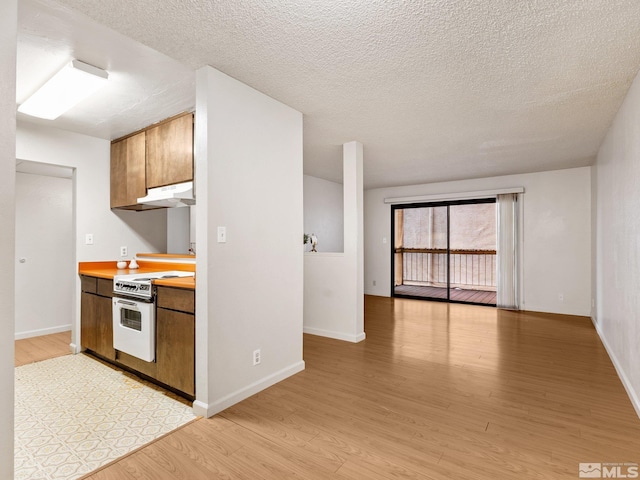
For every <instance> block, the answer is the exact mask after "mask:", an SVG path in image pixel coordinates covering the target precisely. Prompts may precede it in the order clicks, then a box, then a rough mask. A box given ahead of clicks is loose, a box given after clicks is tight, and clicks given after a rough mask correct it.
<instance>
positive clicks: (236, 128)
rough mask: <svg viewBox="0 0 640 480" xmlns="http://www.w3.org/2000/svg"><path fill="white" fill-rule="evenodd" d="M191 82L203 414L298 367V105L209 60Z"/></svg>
mask: <svg viewBox="0 0 640 480" xmlns="http://www.w3.org/2000/svg"><path fill="white" fill-rule="evenodd" d="M196 90H197V92H196V133H195V143H196V146H195V151H196V172H197V175H196V190H197V195H198V197H197V198H198V199H197V202H198V208H197V211H196V217H197V223H198V228H197V231H196V243H197V275H198V281H197V283H196V298H197V299H198V301H197V302H196V354H197V359H196V382H197V383H196V385H197V388H196V402H195V404H194V411H195V412H196V413H198V414H202V415H206V416H210V415H213V414H214V413H216V412H218V411H221V410H223V409H224V408H226V407H228V406H230V405H232V404H234V403H236V402H238V401H240V400H243V399H244V398H246V397H248V396H250V395H253V394H254V393H256V392H258V391H260V390H262V389H263V388H266V387H268V386H270V385H272V384H274V383H276V382H278V381H280V380H282V379H284V378H286V377H288V376H290V375H293V374H294V373H296V372H298V371H300V370H302V369H304V362H303V360H302V295H303V292H302V286H303V251H302V245H301V241H300V239H301V237H302V234H303V207H302V203H303V192H302V114H301V113H299V112H297V111H295V110H293V109H291V108H289V107H287V106H286V105H283V104H281V103H279V102H277V101H276V100H274V99H272V98H270V97H267V96H266V95H264V94H262V93H260V92H258V91H256V90H254V89H252V88H250V87H248V86H247V85H244V84H242V83H240V82H238V81H237V80H234V79H233V78H231V77H229V76H227V75H225V74H223V73H221V72H219V71H217V70H214V69H213V68H211V67H203V68H202V69H200V70H199V71H198V75H197V89H196ZM218 226H225V227H226V229H227V241H226V243H217V242H216V238H217V227H218ZM256 349H260V350H261V353H262V363H261V364H260V365H258V366H253V365H252V358H253V351H254V350H256Z"/></svg>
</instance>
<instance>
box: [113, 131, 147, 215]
mask: <svg viewBox="0 0 640 480" xmlns="http://www.w3.org/2000/svg"><path fill="white" fill-rule="evenodd" d="M146 194H147V191H146V187H145V133H144V132H141V133H138V134H136V135H133V136H131V137H128V138H125V139H124V140H120V141H118V142H115V143H112V144H111V208H122V207H135V205H136V204H137V203H138V198H140V197H144V196H145V195H146Z"/></svg>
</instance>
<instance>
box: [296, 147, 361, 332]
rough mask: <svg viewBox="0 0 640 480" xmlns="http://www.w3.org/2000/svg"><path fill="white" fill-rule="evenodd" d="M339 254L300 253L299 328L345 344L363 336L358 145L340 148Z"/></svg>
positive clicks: (359, 159) (359, 148) (359, 157)
mask: <svg viewBox="0 0 640 480" xmlns="http://www.w3.org/2000/svg"><path fill="white" fill-rule="evenodd" d="M343 179H344V180H343V181H344V185H343V198H344V201H343V204H344V209H343V212H344V213H343V215H342V216H343V218H344V253H322V252H317V253H306V254H305V257H304V332H305V333H310V334H313V335H321V336H324V337H330V338H336V339H338V340H346V341H349V342H360V341H362V340H364V339H365V333H364V267H363V263H364V245H363V244H364V239H363V190H362V180H363V148H362V144H360V143H358V142H350V143H346V144H345V145H344V146H343Z"/></svg>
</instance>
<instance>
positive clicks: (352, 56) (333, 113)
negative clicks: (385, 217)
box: [61, 0, 640, 188]
mask: <svg viewBox="0 0 640 480" xmlns="http://www.w3.org/2000/svg"><path fill="white" fill-rule="evenodd" d="M61 2H62V3H63V4H65V5H67V6H69V7H71V8H73V9H76V10H77V11H79V12H82V13H84V14H86V15H88V16H89V17H91V18H93V19H94V20H95V21H96V22H98V23H100V24H103V25H106V26H108V27H111V28H112V29H114V30H117V31H118V32H120V33H122V34H123V35H126V36H128V37H131V38H132V39H135V40H137V41H138V42H141V43H142V44H144V45H147V46H149V47H151V48H153V49H155V50H157V51H158V52H162V53H163V54H165V55H167V56H168V57H171V58H173V59H175V60H178V61H179V62H181V63H182V64H183V65H185V66H187V67H189V68H190V69H192V70H195V69H197V68H199V67H201V66H203V65H207V64H208V65H211V66H213V67H215V68H218V69H219V70H221V71H223V72H225V73H227V74H229V75H231V76H232V77H235V78H237V79H238V80H240V81H242V82H244V83H247V84H248V85H251V86H252V87H254V88H256V89H258V90H260V91H262V92H265V93H266V94H268V95H271V96H272V97H274V98H276V99H278V100H280V101H281V102H283V103H286V104H288V105H290V106H292V107H293V108H295V109H297V110H299V111H301V112H303V113H304V121H305V125H304V162H305V173H307V174H311V175H315V176H318V177H322V178H327V179H330V180H338V181H339V180H340V178H341V173H340V158H341V144H342V143H344V142H346V141H350V140H359V141H361V142H362V143H363V144H364V149H365V187H367V188H371V187H378V186H390V185H403V184H415V183H423V182H433V181H442V180H452V179H462V178H473V177H484V176H493V175H503V174H511V173H523V172H532V171H543V170H551V169H560V168H567V167H574V166H581V165H589V164H591V163H593V160H594V157H595V155H596V153H597V151H598V147H599V146H600V143H601V141H602V139H603V137H604V135H605V133H606V131H607V128H608V127H609V125H610V123H611V121H612V119H613V116H614V115H615V113H616V111H617V110H618V108H619V106H620V104H621V102H622V99H623V98H624V95H625V94H626V92H627V90H628V88H629V85H630V83H631V81H632V79H633V78H634V76H635V74H636V72H637V71H638V68H639V67H640V35H639V34H638V32H640V2H638V1H637V0H564V1H561V2H558V1H557V0H527V1H525V0H523V1H514V0H423V1H409V0H386V1H381V0H351V1H345V0H278V1H273V0H271V1H269V0H218V1H211V0H190V1H189V2H185V1H184V0H137V1H136V2H131V1H130V0H110V1H106V2H105V1H104V0H61ZM113 60H114V61H115V58H114V59H113ZM123 61H124V60H123ZM159 98H160V97H159ZM129 114H131V115H134V114H135V113H134V109H127V110H125V111H123V115H129Z"/></svg>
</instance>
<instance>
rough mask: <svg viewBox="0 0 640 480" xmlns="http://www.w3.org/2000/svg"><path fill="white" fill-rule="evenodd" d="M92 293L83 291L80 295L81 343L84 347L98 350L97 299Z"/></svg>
mask: <svg viewBox="0 0 640 480" xmlns="http://www.w3.org/2000/svg"><path fill="white" fill-rule="evenodd" d="M97 298H98V297H97V296H95V295H93V294H91V293H84V292H83V293H82V294H81V297H80V344H81V345H82V348H85V349H89V350H92V351H94V352H95V351H96V347H97V330H96V325H97V321H96V299H97Z"/></svg>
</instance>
